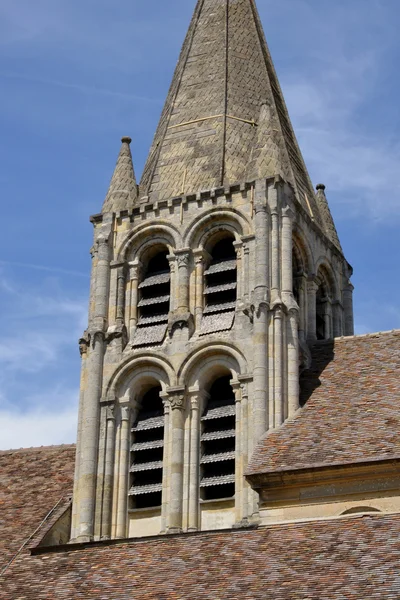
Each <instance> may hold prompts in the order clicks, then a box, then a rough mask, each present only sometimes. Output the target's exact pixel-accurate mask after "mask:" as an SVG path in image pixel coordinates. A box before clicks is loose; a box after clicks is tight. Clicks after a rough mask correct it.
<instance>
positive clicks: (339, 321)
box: [332, 300, 343, 338]
mask: <svg viewBox="0 0 400 600" xmlns="http://www.w3.org/2000/svg"><path fill="white" fill-rule="evenodd" d="M332 313H333V337H334V338H337V337H341V336H342V335H343V306H342V304H341V302H340V301H339V300H336V301H335V302H333V303H332Z"/></svg>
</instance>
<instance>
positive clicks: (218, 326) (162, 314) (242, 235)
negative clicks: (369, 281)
mask: <svg viewBox="0 0 400 600" xmlns="http://www.w3.org/2000/svg"><path fill="white" fill-rule="evenodd" d="M130 144H131V140H130V138H128V137H124V138H122V146H121V150H120V153H119V156H118V160H117V165H116V168H115V171H114V174H113V177H112V180H111V184H110V188H109V190H108V193H107V196H106V199H105V201H104V204H103V208H102V212H101V213H100V214H98V215H95V216H93V217H92V219H91V220H92V223H93V226H94V242H93V247H92V274H91V287H90V307H89V319H88V328H87V330H86V331H85V333H84V335H83V337H82V339H81V340H80V349H81V355H82V374H81V393H80V408H79V425H78V440H77V454H76V472H75V483H74V498H73V511H72V532H71V539H72V540H75V541H78V542H79V541H80V542H84V541H91V540H101V539H116V538H126V537H137V536H145V535H156V534H160V533H180V532H187V531H198V530H210V529H222V528H232V527H243V526H247V525H251V524H253V523H257V520H258V497H257V494H256V493H255V492H254V491H253V490H252V489H251V487H250V486H249V484H248V483H247V481H246V479H245V473H246V467H247V464H248V461H249V459H250V457H251V455H252V453H253V451H254V448H255V447H256V444H257V443H258V441H259V440H260V439H261V437H262V436H263V435H265V434H266V432H268V431H269V430H271V429H274V428H277V427H280V425H281V424H282V423H283V422H284V421H285V420H286V419H288V418H291V417H292V416H293V415H294V414H295V413H296V411H297V410H299V374H300V372H301V370H302V369H303V368H304V367H306V366H307V365H308V363H309V360H310V358H309V357H310V353H309V347H310V346H311V345H312V344H313V343H314V342H315V341H316V340H317V339H324V338H325V339H329V338H333V337H337V336H343V335H352V334H353V308H352V289H353V288H352V285H351V283H350V280H349V278H350V275H351V268H350V266H349V265H348V263H347V261H346V260H345V258H344V256H343V253H342V249H341V246H340V243H339V239H338V236H337V232H336V229H335V225H334V222H333V219H332V216H331V213H330V210H329V207H328V203H327V199H326V196H325V187H324V186H323V185H318V186H317V190H316V192H315V191H314V189H313V187H312V184H311V181H310V178H309V175H308V173H307V169H306V166H305V164H304V161H303V158H302V155H301V152H300V149H299V146H298V144H297V141H296V137H295V134H294V132H293V128H292V125H291V122H290V119H289V115H288V112H287V109H286V105H285V101H284V99H283V95H282V91H281V88H280V86H279V82H278V79H277V76H276V73H275V70H274V66H273V63H272V60H271V56H270V53H269V50H268V47H267V44H266V41H265V38H264V35H263V31H262V26H261V23H260V19H259V16H258V14H257V9H256V6H255V2H254V0H198V2H197V6H196V8H195V11H194V15H193V18H192V22H191V24H190V27H189V31H188V33H187V36H186V39H185V42H184V44H183V48H182V51H181V54H180V57H179V61H178V65H177V67H176V71H175V74H174V77H173V80H172V84H171V87H170V90H169V93H168V97H167V100H166V103H165V106H164V109H163V112H162V115H161V119H160V123H159V125H158V128H157V131H156V134H155V137H154V141H153V144H152V147H151V149H150V153H149V156H148V159H147V163H146V166H145V169H144V172H143V176H142V179H141V182H140V184H138V183H137V181H136V178H135V172H134V168H133V164H132V156H131V151H130Z"/></svg>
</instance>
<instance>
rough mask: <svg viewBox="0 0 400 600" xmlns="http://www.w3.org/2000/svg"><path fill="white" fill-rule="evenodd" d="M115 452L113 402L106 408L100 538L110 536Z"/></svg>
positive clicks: (108, 537)
mask: <svg viewBox="0 0 400 600" xmlns="http://www.w3.org/2000/svg"><path fill="white" fill-rule="evenodd" d="M114 454H115V404H111V405H109V406H107V408H106V448H105V460H104V482H103V507H102V519H101V539H103V540H108V539H110V537H111V510H112V497H113V482H114Z"/></svg>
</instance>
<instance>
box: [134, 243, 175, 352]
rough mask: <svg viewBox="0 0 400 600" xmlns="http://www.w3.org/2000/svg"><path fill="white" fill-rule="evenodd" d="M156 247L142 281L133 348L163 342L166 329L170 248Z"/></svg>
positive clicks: (169, 294)
mask: <svg viewBox="0 0 400 600" xmlns="http://www.w3.org/2000/svg"><path fill="white" fill-rule="evenodd" d="M154 250H155V253H153V256H151V258H149V260H148V262H147V264H146V265H145V267H144V276H143V279H142V281H141V283H140V284H139V303H138V309H139V319H138V323H137V330H136V333H135V336H134V339H133V340H132V342H133V343H132V345H133V346H134V347H137V346H146V345H151V344H160V343H161V342H162V341H163V340H164V337H165V334H166V331H167V325H168V313H169V306H170V296H171V276H170V268H169V262H168V258H167V257H168V250H166V249H164V248H162V247H159V248H156V249H154ZM154 250H153V252H154Z"/></svg>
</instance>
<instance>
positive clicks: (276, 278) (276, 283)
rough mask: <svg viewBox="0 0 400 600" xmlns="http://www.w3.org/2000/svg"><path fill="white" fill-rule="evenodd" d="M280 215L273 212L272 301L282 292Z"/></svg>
mask: <svg viewBox="0 0 400 600" xmlns="http://www.w3.org/2000/svg"><path fill="white" fill-rule="evenodd" d="M279 245H280V243H279V215H278V209H277V208H274V209H273V210H272V211H271V295H272V299H273V300H274V299H275V296H277V295H279V291H280V260H279Z"/></svg>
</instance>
